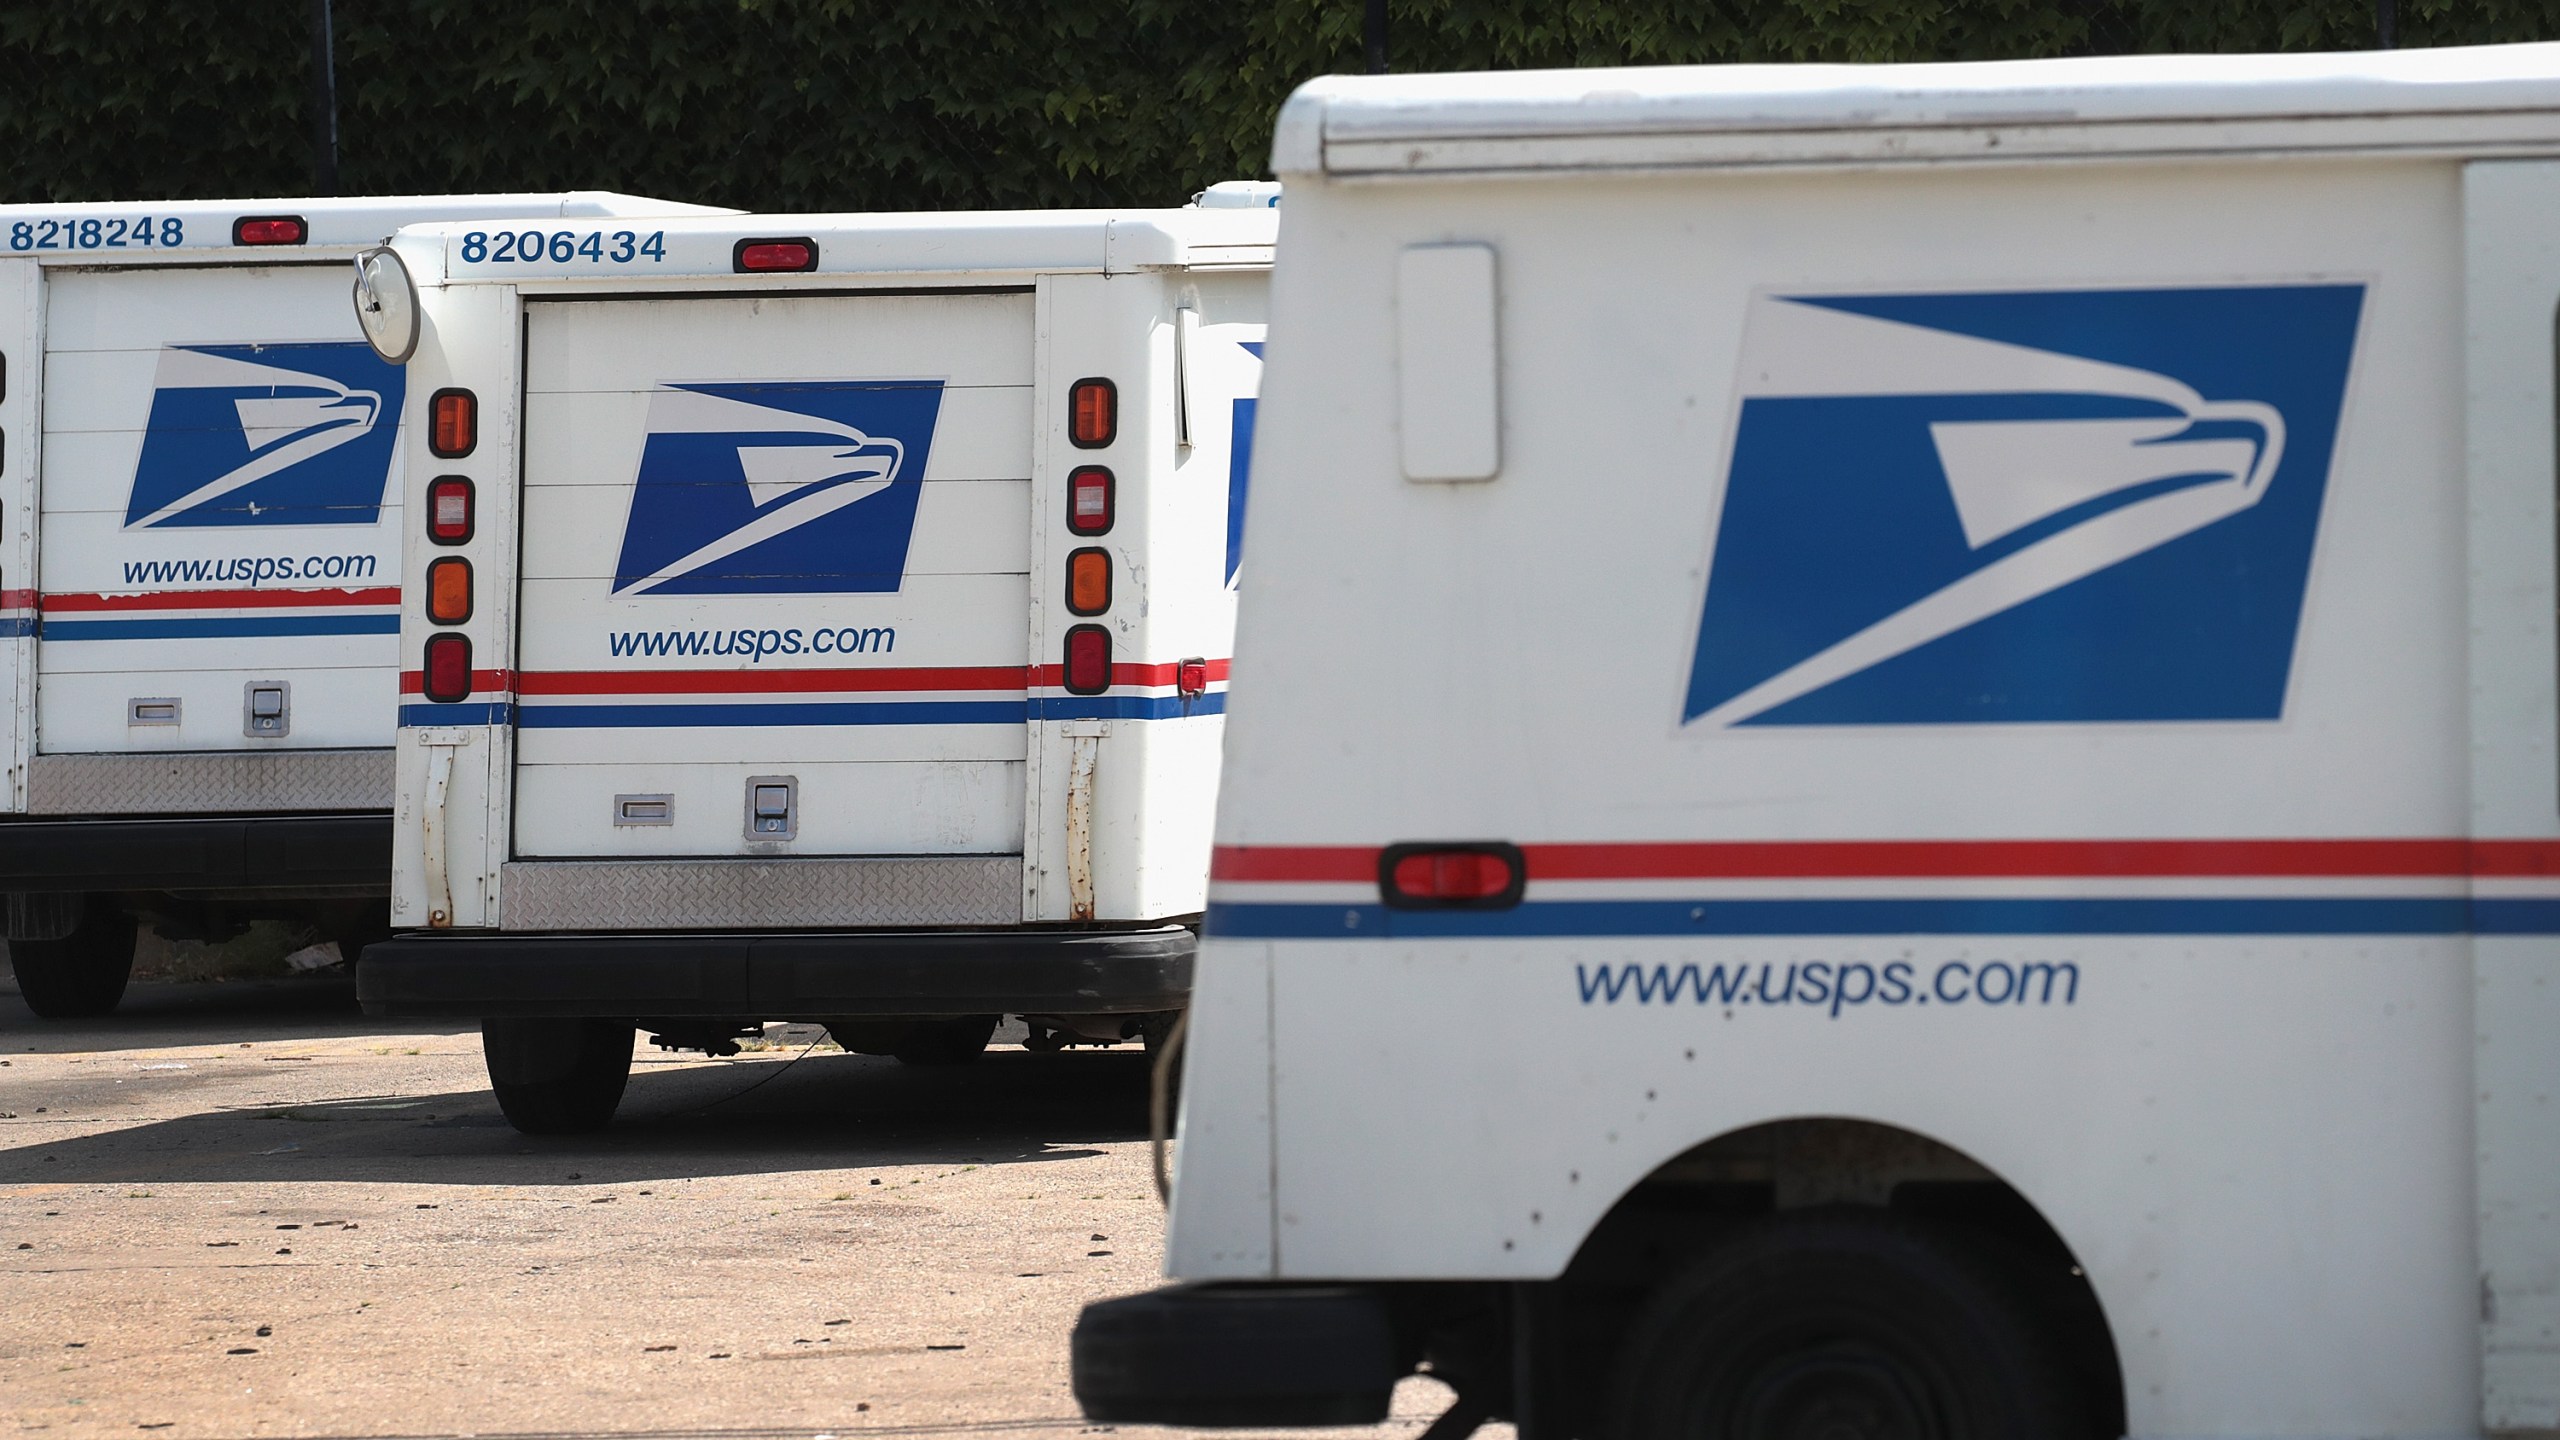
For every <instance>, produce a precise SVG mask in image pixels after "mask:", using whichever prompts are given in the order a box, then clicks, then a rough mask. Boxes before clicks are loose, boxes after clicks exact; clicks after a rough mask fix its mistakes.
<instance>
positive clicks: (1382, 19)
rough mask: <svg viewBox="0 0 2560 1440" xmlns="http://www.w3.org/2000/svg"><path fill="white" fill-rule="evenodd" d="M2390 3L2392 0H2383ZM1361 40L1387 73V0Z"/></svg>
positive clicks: (1375, 71)
mask: <svg viewBox="0 0 2560 1440" xmlns="http://www.w3.org/2000/svg"><path fill="white" fill-rule="evenodd" d="M2381 3H2383V4H2386V5H2387V4H2389V3H2390V0H2381ZM1360 30H1361V42H1362V44H1363V46H1364V48H1366V49H1367V50H1368V52H1369V73H1370V74H1372V75H1384V74H1386V73H1387V0H1369V15H1368V19H1367V20H1366V22H1365V23H1363V24H1362V26H1361V27H1360Z"/></svg>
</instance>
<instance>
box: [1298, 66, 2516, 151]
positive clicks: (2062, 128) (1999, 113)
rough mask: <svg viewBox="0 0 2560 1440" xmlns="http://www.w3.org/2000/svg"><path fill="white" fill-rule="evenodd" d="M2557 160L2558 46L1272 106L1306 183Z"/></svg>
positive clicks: (1794, 73)
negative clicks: (2476, 157) (2327, 156)
mask: <svg viewBox="0 0 2560 1440" xmlns="http://www.w3.org/2000/svg"><path fill="white" fill-rule="evenodd" d="M2553 151H2560V44H2536V45H2491V46H2471V47H2459V48H2444V49H2435V50H2392V51H2374V52H2364V53H2344V54H2339V53H2327V54H2302V55H2137V56H2121V57H2103V58H2086V59H2067V60H2006V61H1985V62H1970V63H1963V64H1937V65H1676V66H1656V67H1650V68H1626V69H1590V70H1533V71H1511V72H1504V73H1494V74H1450V75H1396V76H1374V77H1348V76H1333V77H1327V78H1324V79H1319V80H1314V81H1310V82H1308V83H1307V84H1306V85H1304V86H1301V87H1300V88H1299V89H1298V91H1297V93H1296V94H1295V95H1293V96H1291V97H1290V99H1289V101H1288V103H1287V104H1286V105H1285V106H1283V107H1282V109H1281V112H1280V120H1279V126H1278V130H1277V133H1276V135H1275V136H1274V139H1273V144H1272V155H1271V167H1272V170H1273V172H1274V173H1275V174H1278V175H1280V176H1282V177H1283V178H1284V179H1285V178H1287V177H1289V176H1292V175H1336V176H1352V175H1390V174H1399V173H1402V174H1422V173H1433V172H1439V173H1452V172H1489V171H1490V172H1498V171H1505V170H1557V169H1638V168H1681V169H1695V168H1738V167H1778V166H1791V167H1792V166H1825V165H1861V166H1864V165H1876V164H1887V163H1901V162H1920V163H2007V162H2016V161H2022V160H2034V159H2050V158H2064V157H2102V156H2103V157H2107V158H2127V157H2142V156H2155V157H2168V156H2179V155H2204V154H2218V155H2227V154H2233V153H2258V154H2282V153H2288V152H2296V153H2298V152H2329V153H2339V152H2364V153H2373V152H2384V153H2404V154H2405V153H2426V152H2434V153H2445V154H2498V153H2518V154H2525V153H2549V152H2553Z"/></svg>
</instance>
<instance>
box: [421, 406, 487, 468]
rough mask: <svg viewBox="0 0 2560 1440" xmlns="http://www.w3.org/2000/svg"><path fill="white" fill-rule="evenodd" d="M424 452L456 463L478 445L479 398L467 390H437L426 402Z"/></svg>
mask: <svg viewBox="0 0 2560 1440" xmlns="http://www.w3.org/2000/svg"><path fill="white" fill-rule="evenodd" d="M427 413H428V420H429V426H428V431H427V449H428V450H430V451H432V452H434V453H435V455H436V456H437V457H438V458H440V459H445V460H459V459H461V458H462V457H463V456H465V455H468V454H470V453H471V451H472V449H473V448H474V447H476V446H477V445H479V443H480V397H478V396H476V395H474V394H472V393H471V392H470V391H468V390H439V391H437V392H436V393H435V398H434V399H432V400H430V401H428V402H427Z"/></svg>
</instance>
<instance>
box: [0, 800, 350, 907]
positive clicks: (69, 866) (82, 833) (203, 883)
mask: <svg viewBox="0 0 2560 1440" xmlns="http://www.w3.org/2000/svg"><path fill="white" fill-rule="evenodd" d="M118 890H170V891H221V892H226V893H235V894H259V895H274V896H283V897H291V896H313V897H353V898H372V897H375V896H382V895H388V894H390V893H391V816H390V815H389V814H387V813H385V814H375V815H364V814H358V815H264V816H243V815H224V816H205V817H185V818H177V819H161V820H121V819H119V820H94V819H54V818H46V819H9V820H0V891H20V892H23V891H118Z"/></svg>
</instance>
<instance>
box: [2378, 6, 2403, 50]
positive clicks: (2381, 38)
mask: <svg viewBox="0 0 2560 1440" xmlns="http://www.w3.org/2000/svg"><path fill="white" fill-rule="evenodd" d="M2373 38H2374V41H2375V46H2376V48H2378V49H2383V50H2392V49H2397V48H2398V47H2399V44H2400V7H2399V6H2398V5H2397V4H2396V3H2394V0H2373Z"/></svg>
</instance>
